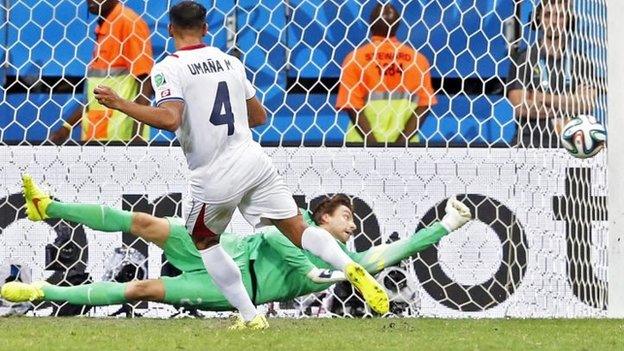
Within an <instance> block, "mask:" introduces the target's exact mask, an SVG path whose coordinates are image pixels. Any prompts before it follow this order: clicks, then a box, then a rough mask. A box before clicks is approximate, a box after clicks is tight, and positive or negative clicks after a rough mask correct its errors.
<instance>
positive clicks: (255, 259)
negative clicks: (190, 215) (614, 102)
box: [162, 218, 358, 310]
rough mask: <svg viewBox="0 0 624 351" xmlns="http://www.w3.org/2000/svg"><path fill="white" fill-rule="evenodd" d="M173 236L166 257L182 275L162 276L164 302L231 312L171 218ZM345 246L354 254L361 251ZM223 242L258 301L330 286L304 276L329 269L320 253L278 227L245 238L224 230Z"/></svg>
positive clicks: (286, 297)
mask: <svg viewBox="0 0 624 351" xmlns="http://www.w3.org/2000/svg"><path fill="white" fill-rule="evenodd" d="M169 221H170V225H171V232H170V237H169V239H168V240H167V242H166V243H165V246H164V253H165V256H166V257H167V260H169V262H170V263H171V264H172V265H174V266H175V267H176V268H178V269H179V270H181V271H182V274H181V275H179V276H176V277H162V279H163V281H164V283H165V291H166V292H165V302H167V303H171V304H174V305H194V306H196V307H199V308H200V309H208V310H229V309H231V308H232V306H231V305H230V304H229V303H228V302H227V300H226V299H225V297H224V296H223V295H222V294H221V292H220V291H219V289H218V287H217V286H216V285H215V283H214V281H213V280H212V278H211V277H210V276H209V275H208V273H207V272H206V270H205V268H204V263H203V261H202V258H201V256H200V255H199V252H198V251H197V249H196V248H195V246H194V244H193V242H192V240H191V237H190V236H189V235H188V232H187V231H186V228H185V227H184V225H183V223H181V222H180V221H179V220H178V219H175V218H169ZM340 245H341V247H342V248H343V250H344V251H345V252H347V253H348V254H349V255H350V256H352V257H353V258H356V257H357V256H358V255H357V254H354V253H352V252H349V251H348V250H347V249H346V246H345V245H344V244H342V243H340ZM221 246H222V247H223V249H224V250H225V251H226V252H227V253H228V254H229V255H230V256H232V258H233V259H234V262H236V264H237V266H238V267H239V268H240V270H241V274H242V277H243V284H244V285H245V288H247V292H248V293H249V296H251V298H252V300H253V301H254V303H256V304H262V303H265V302H269V301H282V300H290V299H292V298H294V297H296V296H300V295H305V294H308V293H312V292H317V291H322V290H324V289H326V288H327V287H329V286H330V285H331V284H317V283H314V282H312V281H311V280H310V279H309V278H308V277H307V276H306V274H307V273H308V272H310V270H312V269H313V268H314V267H315V266H316V267H318V268H331V267H330V266H329V265H328V264H327V263H325V262H324V261H322V260H321V259H319V258H318V257H316V256H314V255H312V254H310V253H308V252H307V251H303V250H301V249H299V248H298V247H296V246H294V245H293V244H292V243H291V242H290V240H288V238H286V237H285V236H284V235H283V234H281V232H279V230H277V229H276V228H271V229H269V230H267V231H265V232H263V233H258V234H255V235H251V236H247V237H241V236H238V235H236V234H231V233H225V234H223V235H222V236H221Z"/></svg>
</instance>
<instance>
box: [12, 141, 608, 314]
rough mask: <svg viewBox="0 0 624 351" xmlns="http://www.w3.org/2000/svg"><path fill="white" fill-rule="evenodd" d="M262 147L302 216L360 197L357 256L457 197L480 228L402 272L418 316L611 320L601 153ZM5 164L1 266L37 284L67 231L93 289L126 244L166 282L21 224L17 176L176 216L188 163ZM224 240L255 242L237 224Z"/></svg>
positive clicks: (168, 153) (97, 246) (39, 226)
mask: <svg viewBox="0 0 624 351" xmlns="http://www.w3.org/2000/svg"><path fill="white" fill-rule="evenodd" d="M265 150H266V152H267V153H269V154H270V155H271V157H272V158H273V160H274V162H275V165H276V167H277V168H278V170H279V171H280V173H282V174H283V176H284V177H285V178H286V180H287V183H288V185H289V186H290V188H291V189H292V191H293V193H294V194H295V198H296V200H297V202H298V203H299V204H300V205H301V206H305V205H306V204H309V203H311V204H314V202H315V199H317V198H318V197H320V196H323V195H325V194H332V193H338V192H340V193H345V194H348V195H349V196H352V197H353V198H354V200H355V205H356V215H357V217H358V221H357V224H358V231H362V234H359V235H358V236H357V237H356V238H355V240H353V242H352V243H351V245H353V246H354V247H356V248H358V249H364V248H367V247H369V246H370V245H373V244H374V245H377V244H380V243H382V242H385V241H386V240H387V239H388V238H389V237H391V236H392V235H393V233H397V234H398V235H399V236H400V237H404V236H406V235H410V234H412V233H413V232H414V231H415V230H417V229H418V228H421V227H423V226H425V225H428V224H430V223H431V222H432V221H434V220H436V219H437V218H441V215H442V214H443V205H444V201H445V200H446V199H447V198H448V197H450V196H453V195H455V194H459V195H460V196H459V197H460V198H461V199H463V200H464V202H465V203H467V204H468V205H469V207H470V208H471V210H472V211H473V214H474V215H475V220H473V221H471V222H470V223H469V224H468V225H466V226H465V227H464V228H462V229H460V230H459V231H457V232H455V233H452V234H450V235H448V236H447V237H445V238H444V239H443V240H442V241H441V242H440V243H439V244H438V245H436V246H435V247H432V248H430V249H428V250H426V251H424V252H421V253H420V254H419V255H418V256H417V257H415V259H414V260H413V261H412V262H409V264H408V266H409V269H408V271H409V272H410V274H412V275H413V278H414V279H415V281H416V282H417V284H416V286H417V288H416V290H417V291H416V294H415V295H414V296H415V298H417V299H418V308H419V314H420V315H425V316H444V317H468V316H469V317H504V316H513V317H583V316H585V317H587V316H603V315H605V313H606V303H607V282H606V276H607V257H606V256H607V254H606V252H607V242H608V238H607V234H608V231H607V223H606V220H607V210H606V197H605V195H606V193H607V179H606V168H605V166H604V165H605V162H604V157H605V155H604V153H601V154H599V155H598V156H596V157H595V158H593V159H590V160H584V161H580V160H577V159H572V158H571V157H569V156H568V155H567V154H566V153H565V151H563V150H523V149H465V148H462V149H459V148H458V149H453V148H451V149H421V148H411V149H398V148H397V149H391V148H384V149H381V148H379V149H378V148H368V149H362V148H266V149H265ZM0 155H1V158H0V169H1V170H2V172H1V174H3V178H4V179H3V180H4V184H5V186H4V194H3V195H2V196H1V198H0V243H1V247H2V248H3V250H4V253H3V255H2V257H5V263H9V264H14V263H20V264H22V265H26V266H28V267H29V268H30V269H31V271H32V276H33V278H34V279H40V278H43V277H47V276H49V275H50V274H51V271H50V270H49V269H50V268H54V267H53V266H51V264H53V262H51V261H54V260H53V258H50V257H46V252H48V250H46V245H48V244H50V243H52V242H54V241H55V240H56V239H57V238H58V237H59V236H60V235H61V234H62V233H63V232H67V231H68V230H69V232H71V241H72V242H73V243H74V244H76V245H77V247H79V248H80V250H79V252H80V256H79V257H80V261H83V262H84V264H82V267H79V266H80V265H78V266H76V267H78V268H81V269H86V271H87V272H89V273H90V274H91V275H92V276H93V277H94V279H96V280H98V279H100V277H102V275H103V273H104V265H105V261H106V260H107V258H108V257H109V256H110V255H111V254H112V253H113V251H114V248H115V247H118V246H120V245H121V243H122V240H123V242H124V243H126V244H130V245H133V246H134V247H135V248H136V249H137V250H139V251H140V252H142V253H144V254H145V256H147V259H148V264H147V275H148V277H157V276H158V275H159V274H160V268H161V255H160V251H159V249H158V248H156V247H153V246H150V247H148V246H147V245H144V244H143V243H138V242H137V241H136V240H135V239H134V238H132V237H131V236H130V235H125V234H124V235H123V237H122V236H121V235H115V234H110V233H99V232H94V231H92V230H90V229H88V228H86V227H82V226H72V225H71V224H70V225H64V224H63V225H56V222H48V223H45V224H44V223H31V222H29V221H28V220H27V219H26V218H25V213H24V211H23V209H21V206H22V205H23V203H24V201H23V199H22V197H21V195H20V194H19V192H20V179H19V175H20V173H22V172H28V173H30V174H32V175H33V177H34V178H35V179H37V180H39V181H40V182H41V183H42V184H43V185H44V186H46V187H47V188H48V189H49V190H50V192H51V193H52V194H53V195H54V197H55V198H57V199H59V200H61V201H72V202H86V203H102V204H105V205H109V206H114V207H118V208H123V209H128V210H129V209H135V210H140V211H151V212H153V213H155V214H156V215H160V216H166V215H175V214H178V215H179V214H180V211H181V206H180V201H182V200H183V199H184V197H185V194H186V168H185V167H186V162H185V160H184V156H183V155H182V152H181V150H180V149H179V148H169V147H149V148H148V147H90V146H89V147H65V148H58V147H48V146H38V147H29V146H18V147H10V148H4V149H3V150H2V151H0ZM232 186H236V184H232ZM52 226H54V229H52ZM230 230H231V231H233V232H235V233H238V234H249V233H251V232H252V231H251V229H250V227H249V226H248V225H247V224H246V223H245V222H244V220H243V219H242V217H240V216H236V217H235V220H234V222H233V223H232V224H231V228H230ZM48 256H50V254H49V252H48ZM46 268H47V269H48V270H47V271H46V270H44V269H46ZM150 306H151V304H150Z"/></svg>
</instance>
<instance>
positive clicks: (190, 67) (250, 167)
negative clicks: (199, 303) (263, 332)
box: [94, 1, 388, 328]
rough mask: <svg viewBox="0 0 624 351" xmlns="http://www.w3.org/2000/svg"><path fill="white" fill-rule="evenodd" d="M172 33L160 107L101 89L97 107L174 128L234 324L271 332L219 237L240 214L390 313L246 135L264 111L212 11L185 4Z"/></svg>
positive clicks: (158, 83) (195, 226)
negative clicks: (271, 228) (308, 220)
mask: <svg viewBox="0 0 624 351" xmlns="http://www.w3.org/2000/svg"><path fill="white" fill-rule="evenodd" d="M169 19H170V24H169V34H170V35H171V36H172V37H173V39H174V41H175V47H176V50H177V51H176V52H175V53H174V54H172V55H170V56H168V57H166V58H165V59H164V60H162V62H160V63H158V64H156V65H155V66H154V69H153V70H152V74H151V79H152V85H153V87H154V90H155V94H156V106H155V107H151V106H142V105H139V104H136V103H134V102H131V101H127V100H124V99H121V98H120V97H119V96H118V95H117V94H116V93H115V92H114V91H113V90H112V89H110V88H109V87H105V86H100V87H98V88H96V89H95V90H94V93H95V97H96V98H97V100H98V102H99V103H101V104H102V105H105V106H107V107H109V108H112V109H116V110H119V111H121V112H123V113H125V114H127V115H128V116H130V117H133V118H134V119H136V120H137V121H139V122H143V123H147V124H149V125H151V126H153V127H156V128H160V129H166V130H170V131H175V133H176V136H177V138H178V140H179V141H180V144H181V146H182V150H183V151H184V154H185V155H186V159H187V162H188V168H189V170H190V195H191V196H190V198H191V200H190V201H189V203H188V204H187V206H186V210H185V217H186V223H187V227H188V229H189V232H190V233H192V236H193V239H194V242H195V244H196V246H197V248H198V249H199V250H200V252H201V255H202V258H203V261H204V265H205V267H206V270H207V271H208V273H209V274H210V275H211V276H212V278H213V279H214V281H215V283H216V284H217V286H219V288H220V289H221V291H222V292H223V294H224V296H225V297H226V298H227V299H228V301H229V302H230V303H231V305H232V306H234V307H236V308H237V309H238V310H239V312H240V314H241V317H242V318H241V319H240V320H239V321H238V322H237V323H236V324H235V327H240V328H245V327H251V328H266V327H268V324H267V322H266V320H265V319H264V317H263V316H261V315H259V314H258V312H257V310H256V308H255V306H254V304H253V303H252V301H251V299H250V297H249V294H248V292H247V291H246V290H245V287H244V285H243V282H242V279H241V273H240V271H239V269H238V267H237V266H236V265H235V263H234V261H233V260H232V258H231V257H230V256H228V255H227V254H226V253H225V251H223V249H222V248H221V246H220V245H218V243H219V235H220V234H221V233H223V232H224V230H225V229H226V227H227V225H228V224H229V222H230V220H231V218H232V214H233V213H234V211H235V209H236V208H238V209H239V210H240V212H241V213H242V215H243V217H244V218H245V219H246V220H247V221H248V222H249V223H250V224H251V225H253V226H255V227H260V226H263V225H271V224H273V225H275V226H276V227H278V228H279V229H280V231H281V232H282V233H284V234H285V235H286V236H287V237H288V238H289V239H290V240H291V241H292V242H293V243H294V244H295V245H297V246H299V247H302V248H304V249H306V250H308V251H310V252H311V253H313V254H315V255H316V256H318V257H320V258H321V259H323V260H324V261H326V262H327V263H329V264H331V265H332V266H334V267H335V268H336V269H340V270H342V271H344V272H345V274H346V276H347V278H348V279H349V281H350V282H351V283H352V284H353V285H354V286H355V287H356V288H357V289H358V290H359V291H360V292H361V293H362V295H363V296H364V298H365V300H366V302H367V303H368V304H369V305H370V306H371V308H372V309H373V310H375V311H377V312H379V313H385V312H387V311H388V296H387V295H386V293H385V291H384V290H383V288H382V287H381V286H380V285H379V283H377V282H376V281H375V279H374V278H373V277H372V276H370V274H368V273H367V272H366V271H365V270H364V269H363V268H362V267H361V266H360V265H358V264H357V263H355V262H353V261H352V260H351V259H350V258H349V256H347V255H346V254H345V253H344V252H343V251H342V250H341V249H340V247H339V246H338V244H337V242H336V241H335V240H334V239H333V238H332V236H331V234H329V233H328V232H327V231H325V230H324V229H321V228H315V227H308V226H307V225H306V224H305V223H304V221H303V219H302V216H301V214H300V213H299V211H298V208H297V206H296V204H295V202H294V200H293V198H292V194H291V192H290V191H289V189H288V188H287V186H286V184H285V182H284V180H283V179H282V178H281V177H280V176H279V175H278V173H277V171H276V169H275V167H274V166H273V164H272V162H271V159H270V158H269V157H268V156H267V155H266V154H265V153H264V152H263V151H262V148H261V147H260V145H259V144H258V143H256V142H254V141H253V139H252V136H251V130H250V129H249V128H251V127H255V126H257V125H261V124H263V123H264V122H265V121H266V112H265V110H264V107H263V106H262V104H261V102H260V101H259V100H258V99H257V98H256V97H255V89H254V87H253V86H252V84H251V83H250V82H249V80H247V78H246V74H245V67H244V65H243V64H242V62H241V61H240V60H238V59H237V58H235V57H233V56H230V55H227V54H225V53H223V52H222V51H221V50H219V49H218V48H214V47H209V46H206V45H205V44H204V43H203V37H204V36H205V35H206V33H207V31H208V28H207V25H206V9H205V8H204V7H203V6H202V5H201V4H198V3H196V2H193V1H182V2H180V3H179V4H177V5H175V6H173V7H172V8H171V9H170V10H169Z"/></svg>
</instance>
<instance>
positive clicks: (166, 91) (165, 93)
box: [160, 89, 171, 98]
mask: <svg viewBox="0 0 624 351" xmlns="http://www.w3.org/2000/svg"><path fill="white" fill-rule="evenodd" d="M169 95H171V90H169V89H165V90H163V91H161V92H160V97H161V98H164V97H167V96H169Z"/></svg>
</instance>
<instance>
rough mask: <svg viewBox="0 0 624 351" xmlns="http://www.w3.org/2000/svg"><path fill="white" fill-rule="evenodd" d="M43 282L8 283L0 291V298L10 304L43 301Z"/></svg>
mask: <svg viewBox="0 0 624 351" xmlns="http://www.w3.org/2000/svg"><path fill="white" fill-rule="evenodd" d="M44 284H45V283H44V282H36V283H32V284H26V283H22V282H8V283H6V284H4V285H3V286H2V289H0V296H2V298H3V299H5V300H7V301H10V302H30V301H36V300H41V299H43V296H44V294H43V286H44Z"/></svg>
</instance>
